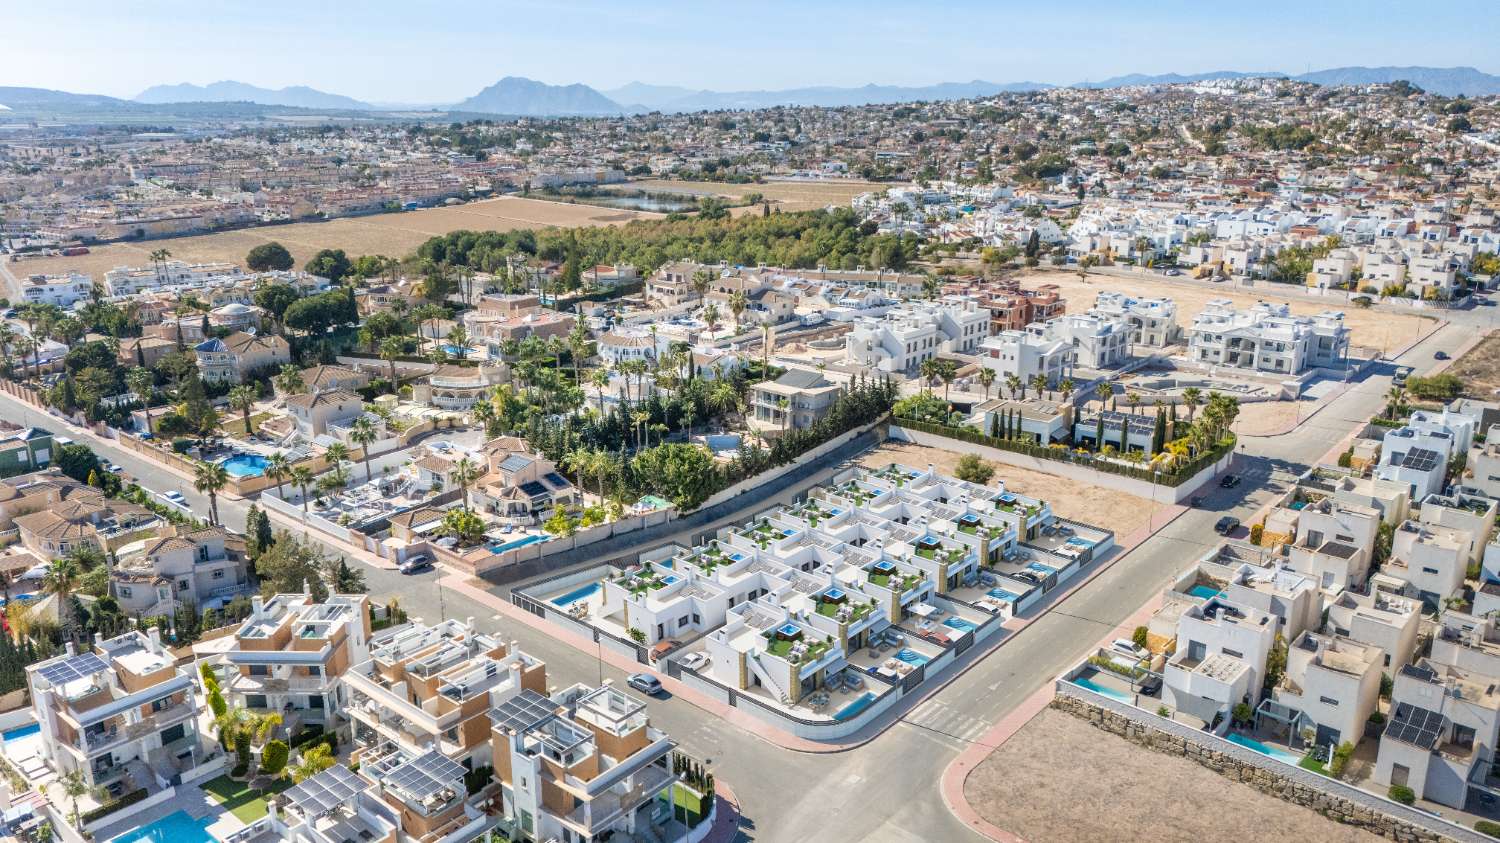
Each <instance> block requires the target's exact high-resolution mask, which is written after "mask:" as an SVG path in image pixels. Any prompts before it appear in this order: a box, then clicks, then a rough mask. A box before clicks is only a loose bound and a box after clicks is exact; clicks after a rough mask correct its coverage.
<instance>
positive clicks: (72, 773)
mask: <svg viewBox="0 0 1500 843" xmlns="http://www.w3.org/2000/svg"><path fill="white" fill-rule="evenodd" d="M151 254H152V255H153V256H154V255H155V254H156V253H155V252H152V253H151ZM58 781H59V782H61V783H62V789H63V795H65V796H67V797H68V798H69V799H71V800H73V827H74V828H83V825H82V823H81V822H80V819H79V818H80V815H79V813H78V797H80V796H82V795H84V794H85V793H88V792H89V783H88V780H87V779H85V778H84V777H83V773H82V772H80V771H78V770H69V771H68V772H67V773H66V774H64V775H63V777H62V778H61V779H58Z"/></svg>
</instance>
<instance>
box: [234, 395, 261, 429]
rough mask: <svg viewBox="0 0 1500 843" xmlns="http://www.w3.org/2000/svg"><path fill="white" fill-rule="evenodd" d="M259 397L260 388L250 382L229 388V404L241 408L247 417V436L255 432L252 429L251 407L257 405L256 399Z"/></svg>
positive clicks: (237, 408)
mask: <svg viewBox="0 0 1500 843" xmlns="http://www.w3.org/2000/svg"><path fill="white" fill-rule="evenodd" d="M259 397H260V392H259V390H257V389H256V388H255V387H253V386H251V385H249V384H240V385H239V386H236V387H234V388H233V389H231V390H229V406H231V407H233V408H234V409H236V410H239V411H240V412H241V413H242V414H243V415H244V417H245V435H246V436H249V435H250V434H251V433H254V432H255V431H253V430H251V429H250V409H251V408H252V407H254V406H255V401H256V399H257V398H259Z"/></svg>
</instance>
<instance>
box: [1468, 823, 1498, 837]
mask: <svg viewBox="0 0 1500 843" xmlns="http://www.w3.org/2000/svg"><path fill="white" fill-rule="evenodd" d="M1474 830H1475V831H1477V832H1479V833H1480V834H1488V835H1489V836H1490V837H1500V823H1497V822H1490V821H1489V820H1480V821H1478V822H1476V823H1474Z"/></svg>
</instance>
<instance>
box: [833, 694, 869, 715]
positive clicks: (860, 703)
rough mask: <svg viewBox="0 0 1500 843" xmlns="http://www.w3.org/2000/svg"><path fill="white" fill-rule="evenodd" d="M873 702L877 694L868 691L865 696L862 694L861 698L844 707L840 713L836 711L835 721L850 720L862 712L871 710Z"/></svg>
mask: <svg viewBox="0 0 1500 843" xmlns="http://www.w3.org/2000/svg"><path fill="white" fill-rule="evenodd" d="M872 702H875V694H874V693H873V692H870V691H866V692H864V693H863V694H860V695H859V697H857V698H856V699H854V700H853V701H851V702H850V703H849V704H848V705H846V706H844V707H843V708H841V709H839V710H838V711H835V712H834V713H833V719H834V720H848V719H849V718H851V717H853V716H855V715H857V714H859V713H860V712H861V711H864V710H865V709H867V708H869V707H870V703H872Z"/></svg>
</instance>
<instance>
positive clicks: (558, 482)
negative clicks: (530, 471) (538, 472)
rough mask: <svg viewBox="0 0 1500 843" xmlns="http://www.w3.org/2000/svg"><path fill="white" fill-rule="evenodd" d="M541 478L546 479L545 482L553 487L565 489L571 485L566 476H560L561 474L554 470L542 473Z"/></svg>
mask: <svg viewBox="0 0 1500 843" xmlns="http://www.w3.org/2000/svg"><path fill="white" fill-rule="evenodd" d="M542 479H543V480H545V481H547V484H548V485H550V486H552V487H553V488H555V489H565V488H567V487H568V486H571V485H573V484H571V483H569V482H568V478H566V477H564V476H562V475H561V474H558V473H557V472H555V471H549V472H547V473H546V474H543V475H542Z"/></svg>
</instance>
